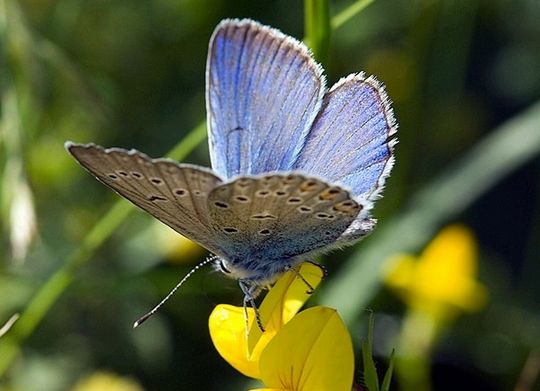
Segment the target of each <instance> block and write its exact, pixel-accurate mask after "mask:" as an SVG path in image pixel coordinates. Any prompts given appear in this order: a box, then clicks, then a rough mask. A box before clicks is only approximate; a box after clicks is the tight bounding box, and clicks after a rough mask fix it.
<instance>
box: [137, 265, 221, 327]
mask: <svg viewBox="0 0 540 391" xmlns="http://www.w3.org/2000/svg"><path fill="white" fill-rule="evenodd" d="M216 259H218V257H217V256H216V255H211V256H209V257H208V258H206V259H205V260H204V261H202V262H201V263H199V264H198V265H196V266H195V267H194V268H193V269H191V270H190V271H189V273H188V274H186V275H185V276H184V278H182V279H181V280H180V282H179V283H178V284H176V286H175V287H174V288H173V289H172V290H171V291H170V292H169V294H168V295H167V296H165V298H164V299H163V300H161V301H160V302H159V303H158V304H157V305H156V306H155V307H154V308H152V310H151V311H150V312H147V313H146V314H144V315H143V316H141V317H140V318H139V319H137V321H136V322H135V323H133V328H137V327H139V326H140V325H141V324H143V323H144V322H145V321H146V320H147V319H148V318H150V317H151V316H152V315H154V314H155V313H156V312H157V310H159V308H160V307H161V306H162V305H163V304H165V302H166V301H167V300H169V299H170V297H171V296H172V295H174V292H176V291H177V290H178V288H180V287H181V286H182V284H183V283H184V282H186V281H187V280H188V279H189V277H191V276H192V275H193V273H195V272H196V271H197V270H199V269H200V268H201V267H203V266H205V265H207V264H209V263H211V262H214V261H215V260H216Z"/></svg>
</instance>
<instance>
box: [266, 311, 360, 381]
mask: <svg viewBox="0 0 540 391" xmlns="http://www.w3.org/2000/svg"><path fill="white" fill-rule="evenodd" d="M259 368H260V374H261V379H262V380H263V382H264V384H265V385H266V386H268V387H271V388H277V389H285V390H294V391H350V390H351V388H352V383H353V372H354V353H353V348H352V342H351V337H350V335H349V332H348V331H347V328H346V327H345V325H344V324H343V321H342V320H341V318H340V317H339V315H338V314H337V312H336V310H334V309H331V308H326V307H314V308H310V309H308V310H305V311H303V312H301V313H299V314H298V315H296V316H295V317H294V318H293V319H292V320H291V321H290V322H289V323H287V324H286V325H285V326H283V327H282V329H281V330H280V331H279V333H278V334H277V335H276V336H275V337H274V338H273V339H272V341H270V343H268V345H267V346H266V348H265V349H264V351H263V352H262V354H261V358H260V365H259Z"/></svg>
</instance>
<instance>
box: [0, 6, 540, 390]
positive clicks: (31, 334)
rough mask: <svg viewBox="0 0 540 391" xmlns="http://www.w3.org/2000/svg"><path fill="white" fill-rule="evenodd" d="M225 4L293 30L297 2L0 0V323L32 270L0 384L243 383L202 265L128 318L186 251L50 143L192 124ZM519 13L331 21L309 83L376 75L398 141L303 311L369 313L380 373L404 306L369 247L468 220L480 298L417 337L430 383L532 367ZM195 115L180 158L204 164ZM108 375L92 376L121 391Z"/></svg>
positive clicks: (402, 243) (529, 106)
mask: <svg viewBox="0 0 540 391" xmlns="http://www.w3.org/2000/svg"><path fill="white" fill-rule="evenodd" d="M351 5H352V6H354V2H351V1H341V0H339V1H338V0H333V1H331V2H330V14H331V15H338V14H339V13H340V12H341V11H343V10H346V9H348V7H350V6H351ZM342 15H343V14H342ZM227 17H249V18H253V19H256V20H259V21H260V22H262V23H264V24H268V25H271V26H273V27H277V28H279V29H281V30H282V31H284V32H285V33H287V34H290V35H292V36H295V37H297V38H299V39H301V38H302V37H303V36H304V34H305V33H304V4H303V3H302V2H301V1H295V2H291V1H258V2H253V1H234V2H233V1H225V0H213V1H210V0H156V1H151V2H150V1H141V0H109V1H103V0H95V1H82V0H56V1H54V0H24V1H23V0H21V1H16V0H0V39H1V46H0V50H1V52H0V53H1V54H0V56H1V57H0V83H1V84H0V88H1V128H0V180H1V182H0V183H1V185H0V186H1V187H0V212H1V214H0V248H1V249H2V251H0V327H1V325H3V324H5V323H6V322H7V321H8V319H10V317H11V316H12V315H13V314H16V313H24V311H25V309H27V308H28V307H27V306H28V303H29V302H30V301H31V300H32V298H34V297H36V296H35V295H36V293H37V292H38V291H39V290H40V289H41V288H42V287H43V286H44V284H46V283H47V281H49V283H48V284H49V285H48V288H47V289H48V290H45V291H44V290H41V292H42V293H41V295H40V296H39V299H38V300H37V301H35V300H34V301H33V303H34V304H33V306H31V307H30V310H27V312H26V313H25V315H23V317H22V318H21V319H19V320H18V321H17V322H16V323H15V325H14V326H13V328H12V329H11V330H10V331H8V332H7V333H6V334H5V335H3V336H2V337H0V373H2V374H0V390H2V391H7V390H10V391H11V390H13V391H19V390H31V391H33V390H40V391H41V390H42V391H56V390H70V389H72V388H73V387H75V385H76V384H77V383H79V385H80V384H81V383H80V382H81V379H84V378H85V377H88V376H91V375H92V374H95V373H97V372H100V371H105V372H108V373H114V374H116V375H118V376H121V377H125V378H126V379H127V378H130V379H132V383H130V384H131V385H126V387H131V388H125V389H126V390H138V389H145V390H194V389H208V390H239V389H246V386H245V384H246V379H245V378H242V376H241V375H239V374H237V373H236V372H235V371H234V370H233V369H232V368H230V367H229V366H228V365H227V364H226V363H225V362H224V361H223V360H222V359H221V358H220V357H219V356H218V354H217V353H216V351H215V350H214V348H213V346H212V344H211V341H210V339H209V335H208V328H207V319H208V315H209V314H210V312H211V310H212V308H213V307H214V306H215V305H216V304H218V303H230V304H236V305H241V299H242V297H241V293H240V290H239V289H238V287H237V285H236V283H235V282H234V281H230V280H227V279H225V278H223V277H222V276H220V275H218V274H216V273H211V272H208V271H203V272H200V273H198V274H196V275H195V276H194V277H193V278H192V279H191V281H190V282H189V283H188V284H186V285H185V286H184V287H183V288H182V290H181V292H179V293H178V294H177V295H175V296H174V297H173V298H172V299H171V300H170V301H169V302H168V303H167V304H166V305H165V306H164V307H163V308H162V309H161V310H160V312H159V313H158V314H157V315H156V316H155V317H154V318H152V319H151V320H150V321H148V322H147V323H145V324H144V326H143V327H140V328H139V329H137V330H132V329H131V325H132V323H133V321H134V320H135V319H136V318H137V317H138V316H140V315H142V314H143V313H144V312H146V311H147V310H149V309H150V308H151V307H152V306H153V305H154V304H155V303H156V302H157V301H158V300H159V299H160V298H161V297H163V296H164V295H165V294H166V293H167V292H168V291H169V289H170V288H172V287H173V286H174V284H175V283H176V282H177V281H178V279H179V278H180V277H181V276H183V275H185V273H186V272H187V271H188V270H189V269H190V268H191V267H192V266H193V265H194V264H195V263H196V262H197V261H200V260H202V259H203V258H204V257H205V256H206V254H205V252H204V250H202V249H200V248H198V247H197V246H195V245H193V244H191V243H189V242H187V241H184V240H182V239H181V238H179V236H178V235H174V234H171V232H172V231H171V232H169V230H168V229H167V228H165V227H163V226H161V225H160V224H159V223H157V222H155V221H153V219H152V218H151V217H149V216H147V215H146V214H144V213H143V212H140V211H135V212H134V213H132V214H130V215H129V217H127V218H126V219H125V221H123V222H122V223H121V224H119V225H118V226H116V225H115V224H116V222H120V221H121V220H123V215H124V214H127V211H128V209H127V208H126V207H125V206H124V205H123V204H119V205H120V206H118V201H117V200H118V197H117V196H116V195H115V194H114V193H113V192H111V191H110V190H108V189H107V188H105V187H104V186H103V185H101V184H100V183H98V182H97V181H96V180H95V179H93V178H92V177H91V176H90V175H89V174H88V173H87V172H85V171H84V170H83V169H82V168H81V167H79V166H78V165H77V164H76V163H75V161H74V160H73V159H71V158H70V157H69V156H68V154H67V153H66V152H65V150H64V148H63V143H64V142H65V141H66V140H73V141H76V142H95V143H98V144H101V145H105V146H121V147H125V148H136V149H139V150H142V151H144V152H145V153H147V154H149V155H150V156H153V157H159V156H162V155H164V154H165V153H167V151H169V150H170V149H171V148H173V147H174V146H175V145H177V143H178V142H179V141H180V140H182V139H183V138H184V137H185V136H186V135H188V134H189V132H190V131H191V129H193V128H196V127H197V126H199V125H200V123H201V121H202V120H203V119H204V118H205V102H204V88H205V86H204V71H205V61H206V50H207V45H208V40H209V37H210V35H211V33H212V30H213V29H214V27H215V25H216V24H217V23H218V22H219V21H220V20H221V19H223V18H227ZM539 20H540V2H539V1H537V0H515V1H511V0H414V1H411V0H377V1H375V2H373V4H371V5H369V6H368V7H366V8H365V9H364V10H363V11H362V12H359V13H357V14H354V13H353V14H352V15H351V17H350V18H348V19H347V20H346V21H345V22H344V23H343V24H341V25H339V26H337V25H336V19H335V18H334V27H335V28H333V29H332V32H331V38H330V45H329V55H328V57H327V58H328V59H329V60H328V61H327V62H326V63H325V64H324V66H325V69H326V74H327V76H328V81H329V84H330V85H331V84H333V83H334V82H335V81H337V80H338V79H339V78H340V77H341V76H345V75H347V74H349V73H352V72H358V71H360V70H364V71H366V72H367V73H369V74H374V75H376V76H377V77H378V79H379V80H381V81H382V82H384V83H385V84H386V87H387V91H388V93H389V95H390V97H391V99H392V100H393V102H394V110H395V113H396V116H397V119H398V122H399V125H400V130H399V134H398V137H399V141H400V143H399V145H398V147H397V153H396V155H397V159H396V161H397V163H396V166H395V169H394V171H393V174H392V177H391V178H390V179H389V181H388V182H387V188H386V191H385V196H384V198H383V199H382V200H381V201H379V202H378V204H377V207H376V209H375V212H374V214H375V216H376V217H377V218H378V219H379V222H380V223H379V226H378V228H377V229H376V232H375V233H374V234H373V235H372V236H371V237H369V238H367V239H366V240H364V241H363V242H361V243H359V244H357V245H356V246H354V247H353V248H350V249H346V250H345V251H341V252H334V253H332V254H329V255H327V256H325V257H324V258H323V260H324V262H325V264H326V265H327V266H328V268H329V271H330V275H329V277H328V280H327V281H326V282H325V283H323V287H322V289H320V291H319V292H318V293H317V295H316V297H315V298H314V300H313V302H312V304H313V303H316V302H320V303H324V304H328V305H332V306H334V307H336V308H337V309H338V310H339V311H340V312H341V313H342V315H343V317H344V318H345V320H346V321H347V323H348V325H349V327H350V332H351V334H352V336H353V339H354V341H355V343H357V344H358V343H359V342H360V340H361V338H364V337H365V325H366V322H365V316H366V312H365V309H367V308H370V309H372V310H373V311H374V313H375V341H374V343H375V346H374V349H375V353H376V360H377V361H378V362H379V364H380V367H381V368H384V366H385V365H386V362H387V358H388V355H389V353H390V351H391V349H392V347H395V346H396V345H397V343H398V342H397V340H398V335H399V332H400V331H399V330H400V325H401V324H402V321H403V318H404V316H405V313H406V308H405V306H404V305H403V304H402V302H401V301H399V299H397V298H396V296H395V295H394V294H393V293H392V291H391V290H390V289H388V288H385V287H384V286H383V284H382V276H383V274H384V270H385V265H387V264H388V259H390V257H391V256H392V255H393V254H395V253H399V252H412V253H416V254H418V253H419V252H420V251H421V249H422V248H423V247H424V246H425V245H426V243H428V242H430V241H431V239H432V238H433V237H434V236H435V234H436V233H437V232H438V231H439V230H440V229H441V228H442V227H444V226H445V225H447V224H449V223H453V222H460V223H463V224H465V225H467V226H468V227H469V228H470V229H471V230H472V231H473V232H474V233H475V236H476V240H477V246H478V249H479V250H478V251H479V258H478V259H479V266H478V267H479V276H478V280H480V281H481V282H482V284H483V285H484V286H485V287H486V289H487V291H488V292H489V299H488V302H487V304H486V305H485V306H484V307H483V308H482V310H481V311H478V312H476V313H474V314H464V315H463V316H461V317H459V318H457V320H456V321H455V322H453V323H452V325H451V327H447V328H446V329H445V330H444V332H443V333H442V335H441V336H440V338H439V339H438V342H437V344H436V346H434V347H433V351H432V352H431V362H430V366H431V369H432V372H431V373H432V382H433V389H434V390H457V389H464V390H465V389H471V390H512V389H515V390H516V391H517V390H520V391H525V390H529V389H531V390H532V389H540V388H539V385H538V383H537V384H536V388H534V387H535V386H534V385H529V386H528V388H527V386H525V388H518V387H519V386H517V385H518V384H523V383H520V380H519V379H523V377H524V376H527V375H526V374H527V373H533V374H534V373H535V371H536V373H537V371H538V367H539V366H540V353H539V352H540V350H539V349H540V284H539V283H538V281H539V280H540V255H539V245H538V243H540V192H539V190H540V189H539V185H540V170H539V168H540V159H539V158H538V154H539V151H540V23H538V21H539ZM197 129H198V130H196V131H195V133H191V136H190V137H191V138H190V139H189V140H188V142H190V143H192V144H195V145H197V147H196V148H194V149H193V151H192V152H191V153H189V155H188V156H187V157H186V158H185V159H184V161H187V162H192V163H196V164H201V165H205V166H208V165H209V159H208V149H207V146H206V142H205V140H204V137H203V136H204V129H203V128H201V127H200V126H199V127H198V128H197ZM201 129H202V130H203V131H202V132H201ZM199 141H200V142H199ZM184 147H185V148H186V149H185V150H189V149H190V148H189V145H188V146H187V147H186V144H184ZM115 204H116V205H117V206H116V209H115V211H116V212H114V214H113V215H111V214H109V215H108V216H109V217H108V220H105V222H104V220H103V216H105V215H106V214H107V213H108V211H109V210H110V208H111V207H112V206H113V205H115ZM111 216H112V217H111ZM96 224H101V226H99V227H101V228H99V229H98V230H97V231H96V230H94V231H92V232H93V233H92V234H91V235H92V236H91V237H88V234H89V232H91V230H92V229H93V227H94V226H95V225H96ZM107 229H111V230H112V235H110V237H109V236H108V234H107V233H106V231H107ZM58 270H60V272H58ZM55 273H56V274H55ZM53 275H54V276H56V277H55V278H56V280H55V281H53V282H52V283H51V282H50V281H51V280H50V279H49V278H50V277H51V276H53ZM64 288H65V289H64ZM57 295H58V297H59V298H58V300H57V301H55V298H56V296H57ZM49 304H51V305H50V306H49ZM32 311H33V312H32ZM41 317H43V318H42V319H41ZM398 353H399V352H398ZM531 368H532V370H531ZM527 371H529V372H527ZM531 371H532V372H531ZM357 372H358V379H357V380H358V381H360V378H361V374H360V371H359V370H358V371H357ZM533 378H534V376H533ZM108 379H109V380H104V383H103V384H109V385H110V384H113V380H111V379H110V378H108ZM126 381H127V380H126ZM135 383H138V384H139V386H137V385H136V384H135ZM395 384H397V382H395ZM107 387H109V386H105V385H103V386H98V388H94V389H96V390H97V389H102V390H105V391H106V390H107V389H110V390H115V389H118V390H120V388H107ZM111 387H112V386H111ZM137 387H140V388H137ZM395 387H396V388H395V389H399V387H398V386H397V385H395ZM80 389H82V388H80ZM87 390H89V388H87Z"/></svg>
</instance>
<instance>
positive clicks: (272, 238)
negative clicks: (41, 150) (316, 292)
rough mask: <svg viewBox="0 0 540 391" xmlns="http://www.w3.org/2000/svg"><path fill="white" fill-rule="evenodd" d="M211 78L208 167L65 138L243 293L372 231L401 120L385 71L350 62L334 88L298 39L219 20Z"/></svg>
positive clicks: (95, 170)
mask: <svg viewBox="0 0 540 391" xmlns="http://www.w3.org/2000/svg"><path fill="white" fill-rule="evenodd" d="M206 81H207V94H206V102H207V115H208V134H209V146H210V158H211V162H212V168H213V169H212V170H209V169H206V168H203V167H199V166H193V165H187V164H179V163H176V162H173V161H171V160H168V159H151V158H149V157H148V156H146V155H145V154H143V153H141V152H138V151H135V150H130V151H128V150H124V149H120V148H110V149H105V148H103V147H100V146H97V145H94V144H73V143H66V148H67V149H68V151H69V152H70V153H71V154H72V155H73V156H74V157H75V159H77V161H78V162H79V163H80V164H82V165H83V166H84V167H85V168H86V169H87V170H89V171H90V172H91V173H92V174H93V175H94V176H96V177H97V178H98V179H99V180H100V181H102V182H103V183H105V184H106V185H107V186H109V187H111V188H112V189H113V190H115V191H116V192H117V193H119V194H120V195H121V196H123V197H125V198H127V199H128V200H130V201H131V202H133V203H134V204H135V205H137V206H139V207H140V208H142V209H144V210H146V211H147V212H149V213H150V214H151V215H153V216H154V217H156V218H157V219H159V220H161V221H162V222H163V223H165V224H167V225H168V226H170V227H171V228H173V229H174V230H176V231H177V232H179V233H181V234H183V235H185V236H187V237H188V238H190V239H192V240H194V241H196V242H198V243H199V244H201V245H202V246H204V247H206V248H207V249H208V250H209V251H210V252H212V253H213V254H215V255H216V258H215V260H216V263H217V266H218V268H219V269H220V270H222V271H223V272H224V273H225V274H227V275H229V276H231V277H234V278H237V279H238V280H240V282H241V287H242V289H243V290H244V292H245V293H246V298H250V299H252V294H253V292H255V289H256V288H258V287H263V286H267V285H268V284H271V283H272V282H274V281H275V280H276V279H277V277H279V275H281V274H282V273H283V272H285V271H286V270H289V269H290V268H293V267H295V266H296V265H297V264H298V263H300V262H302V261H304V260H306V257H309V256H311V255H313V254H314V253H320V252H325V251H327V250H329V249H331V248H334V247H341V246H344V245H348V244H351V243H354V242H356V241H358V240H359V239H361V238H362V237H364V236H366V235H367V234H369V232H371V230H372V229H373V227H374V226H375V220H374V219H372V218H371V216H370V210H371V208H372V206H373V202H374V201H375V200H376V199H377V198H379V197H380V194H381V191H382V188H383V186H384V181H385V179H386V177H387V176H388V175H389V173H390V170H391V168H392V165H393V161H394V157H393V146H394V145H395V143H396V141H395V139H393V138H392V136H393V135H394V133H395V132H396V130H397V127H396V124H395V120H394V117H393V113H392V109H391V107H390V102H389V100H388V98H387V96H386V93H385V92H384V88H383V87H382V85H381V84H380V83H379V82H377V81H376V80H375V79H374V78H373V77H366V76H365V75H364V74H363V73H358V74H352V75H349V76H347V77H345V78H343V79H341V80H340V81H338V82H337V83H336V84H335V85H334V86H333V87H332V88H331V89H330V90H328V91H327V90H326V88H325V78H324V76H323V74H322V68H321V67H320V66H319V65H318V64H317V63H316V62H315V61H314V60H313V59H312V57H311V55H310V52H309V50H308V49H307V48H306V47H305V46H304V45H303V44H302V43H300V42H298V41H296V40H295V39H293V38H291V37H288V36H286V35H284V34H283V33H281V32H279V31H278V30H275V29H272V28H270V27H267V26H263V25H260V24H258V23H256V22H253V21H251V20H226V21H223V22H222V23H220V24H219V25H218V26H217V28H216V30H215V31H214V34H213V35H212V38H211V41H210V47H209V54H208V62H207V69H206ZM253 287H254V288H253Z"/></svg>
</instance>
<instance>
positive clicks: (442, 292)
mask: <svg viewBox="0 0 540 391" xmlns="http://www.w3.org/2000/svg"><path fill="white" fill-rule="evenodd" d="M476 273H477V249H476V243H475V239H474V236H473V234H472V232H471V231H470V230H469V229H468V228H466V227H464V226H462V225H452V226H449V227H447V228H445V229H444V230H442V231H441V232H440V233H439V235H437V236H436V237H435V238H434V239H433V241H432V242H431V243H430V244H428V246H427V247H426V249H425V250H424V251H423V253H422V254H421V255H420V256H419V257H418V258H417V257H414V256H412V255H401V256H398V257H396V258H395V259H394V262H392V263H391V268H390V270H389V272H388V274H387V276H386V283H387V285H388V286H390V287H391V288H392V289H394V290H395V291H397V292H398V294H400V296H401V297H402V298H403V299H404V301H405V302H406V303H407V305H408V306H409V307H410V308H411V309H412V310H417V311H421V312H424V313H428V314H430V315H432V316H435V317H437V318H442V319H445V318H448V317H452V316H453V315H454V314H456V313H457V312H458V311H460V310H463V311H475V310H478V309H480V308H481V307H482V306H483V305H484V304H485V302H486V299H487V292H486V289H485V287H484V286H483V285H482V284H480V283H479V282H477V281H476V280H475V277H476Z"/></svg>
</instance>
